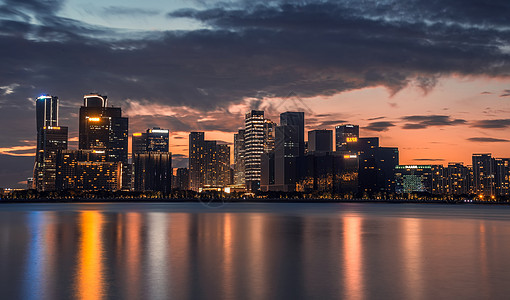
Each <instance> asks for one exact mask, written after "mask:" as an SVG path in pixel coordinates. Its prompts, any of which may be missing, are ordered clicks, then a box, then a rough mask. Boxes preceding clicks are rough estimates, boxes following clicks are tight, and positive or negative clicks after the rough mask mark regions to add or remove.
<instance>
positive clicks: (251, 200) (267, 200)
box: [0, 198, 510, 205]
mask: <svg viewBox="0 0 510 300" xmlns="http://www.w3.org/2000/svg"><path fill="white" fill-rule="evenodd" d="M16 203H38V204H39V203H296V204H298V203H389V204H483V205H495V204H496V205H510V202H502V201H476V200H464V199H463V200H435V199H425V200H422V199H411V200H407V199H362V198H360V199H357V198H354V199H320V198H319V199H314V198H307V199H285V198H249V199H243V198H214V199H197V198H132V199H127V198H72V199H68V198H55V199H0V204H16Z"/></svg>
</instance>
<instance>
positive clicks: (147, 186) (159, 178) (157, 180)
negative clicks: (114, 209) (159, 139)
mask: <svg viewBox="0 0 510 300" xmlns="http://www.w3.org/2000/svg"><path fill="white" fill-rule="evenodd" d="M133 163H134V166H135V171H134V172H135V182H134V187H135V190H137V191H159V192H162V193H164V194H168V193H170V192H171V190H172V154H171V153H170V152H163V151H147V152H142V153H137V154H134V155H133Z"/></svg>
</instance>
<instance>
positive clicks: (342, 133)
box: [335, 124, 359, 151]
mask: <svg viewBox="0 0 510 300" xmlns="http://www.w3.org/2000/svg"><path fill="white" fill-rule="evenodd" d="M358 138H359V125H352V124H346V125H339V126H336V127H335V139H336V141H335V143H336V151H353V150H354V151H355V150H356V147H357V144H358Z"/></svg>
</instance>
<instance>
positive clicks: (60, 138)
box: [33, 95, 68, 191]
mask: <svg viewBox="0 0 510 300" xmlns="http://www.w3.org/2000/svg"><path fill="white" fill-rule="evenodd" d="M36 129H37V147H36V155H35V166H34V177H33V178H34V185H35V188H36V189H37V190H38V191H53V190H55V189H56V168H57V165H56V164H57V156H58V153H59V151H62V150H66V149H67V140H68V128H67V127H64V126H59V124H58V97H56V96H50V95H43V96H40V97H38V98H37V100H36Z"/></svg>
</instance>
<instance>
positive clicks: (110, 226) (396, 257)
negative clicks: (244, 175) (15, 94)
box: [0, 203, 510, 299]
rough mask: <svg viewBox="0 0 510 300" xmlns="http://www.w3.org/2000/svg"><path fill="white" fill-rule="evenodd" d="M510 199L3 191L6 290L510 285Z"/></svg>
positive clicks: (303, 295)
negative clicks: (260, 198) (19, 194)
mask: <svg viewBox="0 0 510 300" xmlns="http://www.w3.org/2000/svg"><path fill="white" fill-rule="evenodd" d="M509 280H510V207H506V206H475V205H455V206H448V205H432V204H430V205H418V204H227V205H224V206H222V207H216V208H210V207H208V206H206V205H203V204H200V203H194V204H2V205H0V298H1V299H73V298H74V299H112V298H113V299H116V298H118V299H509V297H510V296H509V295H510V284H509V283H508V282H509Z"/></svg>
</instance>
